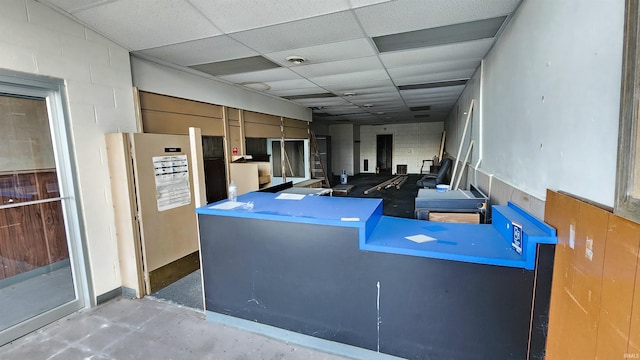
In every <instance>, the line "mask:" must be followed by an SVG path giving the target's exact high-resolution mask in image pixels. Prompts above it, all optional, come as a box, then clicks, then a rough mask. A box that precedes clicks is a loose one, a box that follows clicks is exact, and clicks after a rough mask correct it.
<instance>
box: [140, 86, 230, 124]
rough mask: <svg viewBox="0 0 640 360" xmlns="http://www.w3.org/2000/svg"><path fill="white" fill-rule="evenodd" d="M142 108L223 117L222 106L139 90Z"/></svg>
mask: <svg viewBox="0 0 640 360" xmlns="http://www.w3.org/2000/svg"><path fill="white" fill-rule="evenodd" d="M139 94H140V108H141V109H143V110H156V111H164V112H170V113H177V114H187V115H197V116H203V117H214V118H218V119H222V106H220V105H213V104H207V103H203V102H199V101H194V100H187V99H181V98H176V97H172V96H167V95H160V94H154V93H150V92H146V91H139Z"/></svg>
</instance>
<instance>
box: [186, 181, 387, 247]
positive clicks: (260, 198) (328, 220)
mask: <svg viewBox="0 0 640 360" xmlns="http://www.w3.org/2000/svg"><path fill="white" fill-rule="evenodd" d="M282 195H283V194H277V193H276V194H274V193H267V192H250V193H247V194H244V195H240V196H238V201H237V202H238V204H237V205H238V206H236V207H234V208H232V209H224V206H225V205H226V204H229V201H227V200H222V201H219V202H216V203H213V204H209V205H206V206H202V207H200V208H197V209H196V213H198V214H203V215H218V216H234V217H243V218H251V219H262V220H276V221H286V222H297V223H306V224H318V225H331V226H342V227H354V228H358V229H359V232H360V238H367V237H369V236H370V235H371V232H372V231H373V229H374V228H375V226H376V225H377V223H378V220H380V217H382V200H381V199H356V198H347V197H330V196H303V195H299V197H300V199H299V200H288V199H278V198H279V197H280V198H282V197H285V198H286V196H282ZM294 195H295V194H294ZM248 203H251V204H252V205H253V206H252V208H249V207H248V206H246V204H248ZM231 205H235V204H231Z"/></svg>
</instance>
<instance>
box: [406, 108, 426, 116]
mask: <svg viewBox="0 0 640 360" xmlns="http://www.w3.org/2000/svg"><path fill="white" fill-rule="evenodd" d="M409 109H410V110H411V111H427V110H431V105H427V106H416V107H410V108H409ZM416 116H419V115H416Z"/></svg>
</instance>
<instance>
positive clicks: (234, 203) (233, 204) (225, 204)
mask: <svg viewBox="0 0 640 360" xmlns="http://www.w3.org/2000/svg"><path fill="white" fill-rule="evenodd" d="M242 205H244V203H243V202H239V201H227V202H223V203H222V204H218V205H213V206H209V209H216V210H231V209H235V208H237V207H238V206H242Z"/></svg>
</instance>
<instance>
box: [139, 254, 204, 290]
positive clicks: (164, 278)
mask: <svg viewBox="0 0 640 360" xmlns="http://www.w3.org/2000/svg"><path fill="white" fill-rule="evenodd" d="M199 268H200V254H199V251H195V252H193V253H191V254H189V255H187V256H185V257H183V258H180V259H178V260H175V261H173V262H171V263H169V264H167V265H165V266H162V267H160V268H158V269H156V270H152V271H150V272H149V284H150V289H149V292H148V293H149V294H152V293H154V292H156V291H158V290H160V289H162V288H164V287H166V286H168V285H171V284H172V283H174V282H176V281H177V280H180V279H182V278H183V277H185V276H187V275H189V274H191V273H192V272H194V271H196V270H198V269H199Z"/></svg>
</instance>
